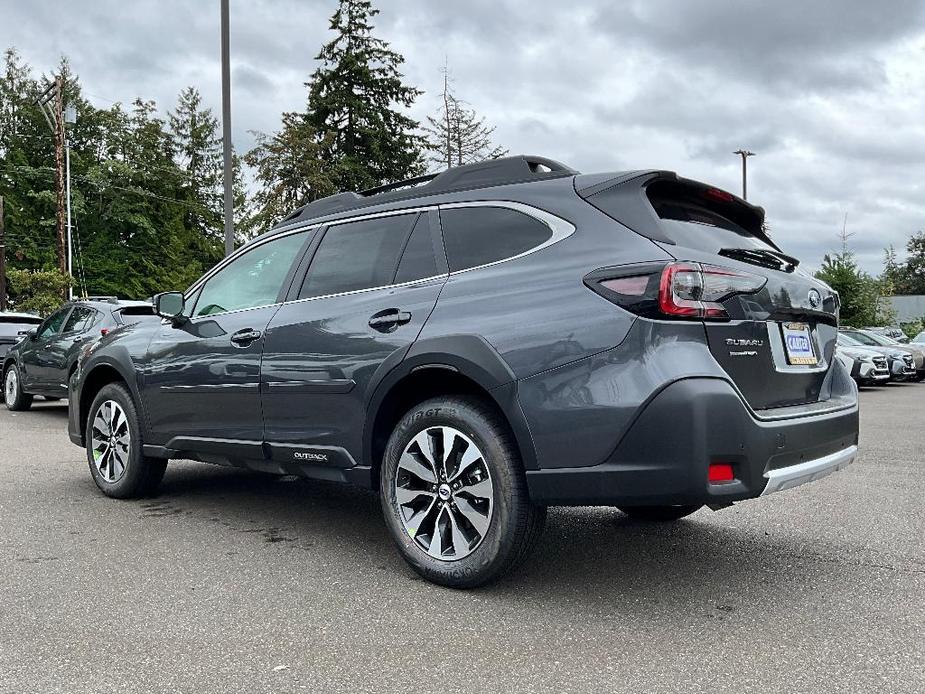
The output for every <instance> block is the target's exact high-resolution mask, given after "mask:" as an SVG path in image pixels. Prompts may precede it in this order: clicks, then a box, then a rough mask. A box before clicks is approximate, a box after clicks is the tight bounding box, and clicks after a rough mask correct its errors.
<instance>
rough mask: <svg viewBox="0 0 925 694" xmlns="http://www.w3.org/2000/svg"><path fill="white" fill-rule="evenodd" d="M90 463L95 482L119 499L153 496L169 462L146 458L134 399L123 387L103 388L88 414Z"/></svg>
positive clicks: (87, 441) (121, 385)
mask: <svg viewBox="0 0 925 694" xmlns="http://www.w3.org/2000/svg"><path fill="white" fill-rule="evenodd" d="M85 427H86V428H85V429H84V431H85V432H86V446H87V462H88V463H89V466H90V474H91V475H92V476H93V481H94V482H96V486H97V487H99V488H100V491H102V492H103V493H104V494H106V495H107V496H111V497H115V498H117V499H130V498H133V497H139V496H145V495H147V494H151V493H152V492H153V491H154V490H155V489H157V485H158V484H159V483H160V481H161V478H162V477H163V476H164V470H166V468H167V461H166V460H164V459H162V458H151V457H149V456H146V455H144V443H145V442H144V437H143V436H142V429H141V423H140V421H139V419H138V410H137V408H136V407H135V402H134V401H133V400H132V395H131V393H130V392H129V391H128V389H127V388H126V387H125V386H124V385H123V384H121V383H110V384H108V385H105V386H103V387H102V388H101V389H100V391H99V392H98V393H97V394H96V397H94V398H93V403H92V404H91V405H90V408H89V410H88V412H87V419H86V425H85Z"/></svg>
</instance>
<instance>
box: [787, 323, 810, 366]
mask: <svg viewBox="0 0 925 694" xmlns="http://www.w3.org/2000/svg"><path fill="white" fill-rule="evenodd" d="M780 327H781V330H782V331H783V333H784V349H785V350H786V351H787V362H788V363H790V364H808V365H811V366H815V365H816V364H817V363H818V362H819V360H818V359H817V358H816V351H815V350H814V349H813V337H812V333H810V331H809V326H808V325H807V324H806V323H782V324H781V326H780Z"/></svg>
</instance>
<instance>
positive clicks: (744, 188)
mask: <svg viewBox="0 0 925 694" xmlns="http://www.w3.org/2000/svg"><path fill="white" fill-rule="evenodd" d="M733 154H738V155H739V156H740V157H742V199H743V200H748V183H747V175H746V173H747V169H748V165H747V164H746V163H745V160H746V159H748V158H749V157H753V156H755V153H754V152H749V151H748V150H747V149H737V150H736V151H735V152H733Z"/></svg>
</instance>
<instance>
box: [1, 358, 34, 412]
mask: <svg viewBox="0 0 925 694" xmlns="http://www.w3.org/2000/svg"><path fill="white" fill-rule="evenodd" d="M3 401H4V402H5V403H6V408H7V409H8V410H12V411H13V412H22V411H23V410H28V409H29V408H30V407H32V396H31V395H29V394H28V393H24V392H22V381H20V379H19V368H18V367H17V366H16V364H12V365H10V367H9V368H8V369H7V370H6V373H5V374H4V375H3Z"/></svg>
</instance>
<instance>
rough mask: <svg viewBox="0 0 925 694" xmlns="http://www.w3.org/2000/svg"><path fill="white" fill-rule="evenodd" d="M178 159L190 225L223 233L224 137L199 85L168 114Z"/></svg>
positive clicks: (182, 96) (205, 231) (210, 233)
mask: <svg viewBox="0 0 925 694" xmlns="http://www.w3.org/2000/svg"><path fill="white" fill-rule="evenodd" d="M168 123H169V125H170V134H171V136H172V138H173V147H174V159H175V161H176V163H177V166H178V167H179V168H180V169H181V170H182V171H183V173H184V179H185V180H184V183H183V188H182V192H183V198H184V199H185V200H186V202H187V203H188V204H189V211H188V212H187V215H186V221H187V226H188V227H189V228H190V229H195V230H197V231H199V233H201V234H202V235H203V236H212V237H215V238H218V237H220V236H221V235H222V231H223V223H222V205H223V199H222V188H221V186H222V175H223V172H222V140H221V137H220V136H219V134H218V119H217V118H216V117H215V116H214V115H212V109H210V108H203V107H202V97H201V96H200V95H199V90H198V89H196V88H195V87H187V88H186V89H184V90H183V91H182V92H180V94H179V96H178V97H177V105H176V107H175V108H174V110H173V111H172V112H170V113H169V114H168Z"/></svg>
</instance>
